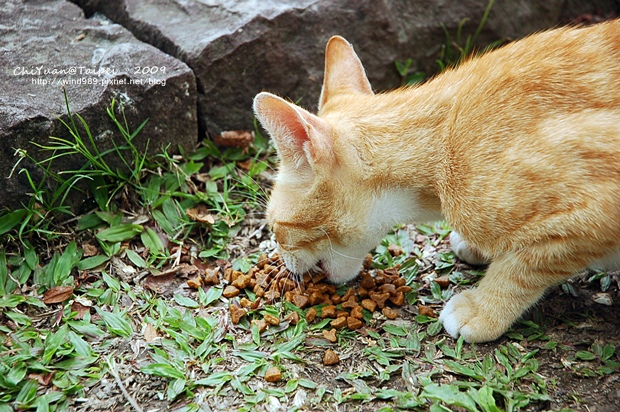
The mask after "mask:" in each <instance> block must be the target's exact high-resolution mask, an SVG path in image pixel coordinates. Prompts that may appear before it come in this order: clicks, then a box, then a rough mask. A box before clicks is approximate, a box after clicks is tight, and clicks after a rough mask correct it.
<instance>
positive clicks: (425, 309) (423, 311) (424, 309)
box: [418, 305, 437, 318]
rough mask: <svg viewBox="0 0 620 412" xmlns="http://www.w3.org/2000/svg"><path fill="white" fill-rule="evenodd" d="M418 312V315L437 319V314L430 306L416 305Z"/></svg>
mask: <svg viewBox="0 0 620 412" xmlns="http://www.w3.org/2000/svg"><path fill="white" fill-rule="evenodd" d="M418 310H419V311H420V315H423V316H428V317H431V318H436V317H437V314H436V313H435V311H434V310H433V308H431V307H430V306H424V305H418Z"/></svg>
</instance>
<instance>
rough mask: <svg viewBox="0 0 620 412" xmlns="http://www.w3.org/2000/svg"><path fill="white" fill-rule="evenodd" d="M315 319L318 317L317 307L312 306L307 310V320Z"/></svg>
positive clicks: (309, 321)
mask: <svg viewBox="0 0 620 412" xmlns="http://www.w3.org/2000/svg"><path fill="white" fill-rule="evenodd" d="M314 319H316V309H315V308H310V309H308V312H306V321H307V322H308V323H311V322H312V321H313V320H314Z"/></svg>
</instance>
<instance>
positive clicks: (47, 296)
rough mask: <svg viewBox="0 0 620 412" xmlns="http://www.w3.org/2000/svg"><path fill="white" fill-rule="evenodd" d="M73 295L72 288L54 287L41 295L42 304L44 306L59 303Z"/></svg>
mask: <svg viewBox="0 0 620 412" xmlns="http://www.w3.org/2000/svg"><path fill="white" fill-rule="evenodd" d="M71 295H73V286H54V287H53V288H51V289H49V290H48V291H47V292H45V293H44V294H43V303H45V304H46V305H49V304H52V303H60V302H64V301H65V300H67V299H69V298H70V297H71Z"/></svg>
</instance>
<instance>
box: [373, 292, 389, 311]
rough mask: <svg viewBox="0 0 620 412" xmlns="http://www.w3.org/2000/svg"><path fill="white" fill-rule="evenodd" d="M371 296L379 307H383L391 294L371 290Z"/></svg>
mask: <svg viewBox="0 0 620 412" xmlns="http://www.w3.org/2000/svg"><path fill="white" fill-rule="evenodd" d="M370 298H371V299H372V300H374V301H375V302H376V303H377V306H378V307H379V309H383V308H384V307H385V301H386V300H388V299H389V298H390V294H389V293H388V292H383V293H381V292H370Z"/></svg>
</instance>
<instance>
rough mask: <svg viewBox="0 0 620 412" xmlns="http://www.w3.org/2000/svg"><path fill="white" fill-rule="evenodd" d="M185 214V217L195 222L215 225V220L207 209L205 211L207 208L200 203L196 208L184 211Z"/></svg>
mask: <svg viewBox="0 0 620 412" xmlns="http://www.w3.org/2000/svg"><path fill="white" fill-rule="evenodd" d="M185 214H186V215H187V217H189V218H190V219H192V220H195V221H196V222H200V223H207V224H209V225H212V224H214V223H215V218H214V217H213V215H212V214H211V213H209V209H207V206H205V205H203V204H202V203H201V204H199V205H198V206H196V207H192V208H191V209H187V210H186V211H185Z"/></svg>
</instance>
